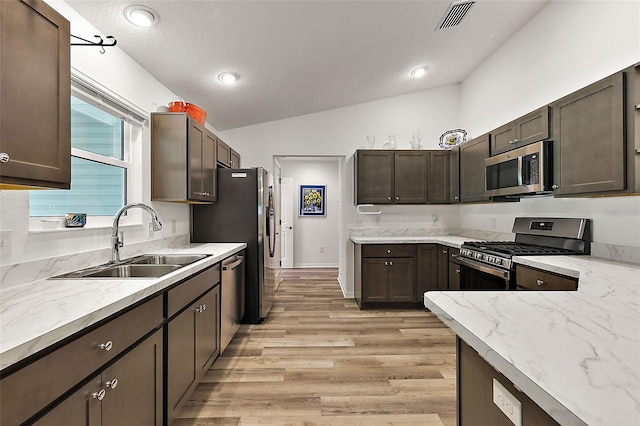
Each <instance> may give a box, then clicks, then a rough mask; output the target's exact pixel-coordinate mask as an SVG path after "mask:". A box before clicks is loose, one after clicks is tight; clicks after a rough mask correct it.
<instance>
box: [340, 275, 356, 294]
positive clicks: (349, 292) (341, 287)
mask: <svg viewBox="0 0 640 426" xmlns="http://www.w3.org/2000/svg"><path fill="white" fill-rule="evenodd" d="M338 284H340V290H342V295H343V296H344V298H345V299H353V298H354V295H353V292H352V291H347V290H345V288H344V284H343V283H342V280H341V279H340V276H338Z"/></svg>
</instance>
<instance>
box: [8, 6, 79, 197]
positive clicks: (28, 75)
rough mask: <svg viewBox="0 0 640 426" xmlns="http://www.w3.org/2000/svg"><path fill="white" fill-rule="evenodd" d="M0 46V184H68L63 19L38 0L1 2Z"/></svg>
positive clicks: (65, 28) (68, 76)
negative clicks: (3, 159) (2, 157)
mask: <svg viewBox="0 0 640 426" xmlns="http://www.w3.org/2000/svg"><path fill="white" fill-rule="evenodd" d="M0 50H1V51H2V60H1V61H0V75H1V76H2V78H0V152H2V153H3V154H7V155H8V161H7V162H6V163H0V189H11V188H15V186H16V185H18V186H33V187H50V188H66V189H68V188H69V187H70V182H71V63H70V55H69V53H70V48H69V21H67V20H66V19H65V18H64V17H63V16H62V15H60V14H59V13H57V12H56V11H55V10H54V9H53V8H51V7H50V6H48V5H47V4H46V3H45V2H42V1H39V2H35V1H28V2H27V1H1V2H0Z"/></svg>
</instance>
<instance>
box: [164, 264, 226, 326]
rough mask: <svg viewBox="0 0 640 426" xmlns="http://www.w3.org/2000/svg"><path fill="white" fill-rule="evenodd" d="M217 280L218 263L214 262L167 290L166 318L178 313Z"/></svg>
mask: <svg viewBox="0 0 640 426" xmlns="http://www.w3.org/2000/svg"><path fill="white" fill-rule="evenodd" d="M219 282H220V264H216V265H214V266H212V267H211V268H209V269H206V270H204V271H202V272H200V273H199V274H198V275H194V276H193V277H191V278H189V279H188V280H187V281H185V282H183V283H181V284H179V285H177V286H176V287H174V288H172V289H171V290H169V291H168V292H167V318H170V317H172V316H173V315H175V314H176V313H178V311H180V310H181V309H182V308H184V307H185V306H187V305H188V304H189V303H191V302H193V301H194V300H196V298H197V297H198V296H200V295H201V294H202V293H204V292H205V291H207V290H208V289H210V288H211V287H213V286H214V285H216V284H217V283H219Z"/></svg>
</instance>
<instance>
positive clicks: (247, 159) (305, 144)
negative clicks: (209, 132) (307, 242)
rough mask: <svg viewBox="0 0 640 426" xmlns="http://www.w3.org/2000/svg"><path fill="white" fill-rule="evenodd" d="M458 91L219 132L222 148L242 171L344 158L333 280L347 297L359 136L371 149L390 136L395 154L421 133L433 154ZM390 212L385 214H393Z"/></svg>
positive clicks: (452, 121) (452, 124)
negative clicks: (288, 159) (291, 159)
mask: <svg viewBox="0 0 640 426" xmlns="http://www.w3.org/2000/svg"><path fill="white" fill-rule="evenodd" d="M459 89H460V88H459V86H458V85H453V86H446V87H441V88H438V89H433V90H426V91H422V92H416V93H411V94H408V95H403V96H397V97H393V98H388V99H382V100H378V101H374V102H368V103H364V104H358V105H352V106H348V107H344V108H338V109H334V110H330V111H324V112H320V113H316V114H309V115H304V116H300V117H294V118H289V119H285V120H278V121H272V122H269V123H264V124H258V125H254V126H247V127H241V128H237V129H231V130H227V131H223V132H220V133H219V135H220V137H221V138H222V139H224V140H225V142H228V143H229V144H231V145H232V146H233V147H234V148H235V149H236V150H237V151H238V152H240V154H241V155H242V164H243V167H255V166H263V167H267V168H269V167H271V165H272V164H273V157H274V156H287V155H289V156H292V155H303V156H327V155H338V156H345V157H346V161H345V162H344V165H343V167H342V169H341V170H340V175H341V179H340V182H341V197H340V209H341V213H342V215H341V223H340V226H339V228H340V229H339V244H340V247H339V264H340V266H339V275H338V280H339V281H340V284H341V286H342V290H343V292H344V293H345V294H346V295H352V294H353V244H352V243H351V242H350V240H349V227H350V226H353V225H354V224H355V223H356V221H358V220H361V218H362V216H359V215H358V214H357V213H356V208H355V206H354V204H353V154H354V153H355V150H356V149H358V148H360V147H364V145H365V136H367V135H373V136H376V147H377V148H380V147H382V144H383V143H384V141H385V140H386V138H387V137H388V135H390V134H395V135H396V143H397V146H398V148H399V149H409V148H410V146H409V140H410V138H411V132H412V130H420V131H421V132H422V137H423V140H422V145H423V146H424V149H439V147H438V142H439V137H440V135H441V134H442V133H443V132H444V131H446V130H449V129H454V128H458V127H460V124H461V123H460V120H459V111H460V104H459V99H460V93H459ZM395 207H398V208H399V207H400V206H390V207H388V208H386V209H385V210H386V211H387V212H394V210H395ZM402 211H403V213H407V214H409V215H415V216H420V217H421V216H422V215H423V214H424V215H425V217H430V216H431V214H430V213H426V214H425V213H424V212H425V211H428V209H425V206H422V207H421V206H411V207H406V208H404V209H402Z"/></svg>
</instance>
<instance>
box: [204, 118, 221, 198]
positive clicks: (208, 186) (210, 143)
mask: <svg viewBox="0 0 640 426" xmlns="http://www.w3.org/2000/svg"><path fill="white" fill-rule="evenodd" d="M205 132H206V133H205V135H204V141H203V144H202V192H204V193H205V194H209V195H208V196H207V200H208V201H215V200H216V151H217V146H218V140H217V139H216V137H215V135H214V134H213V133H211V132H209V131H208V130H205Z"/></svg>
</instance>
